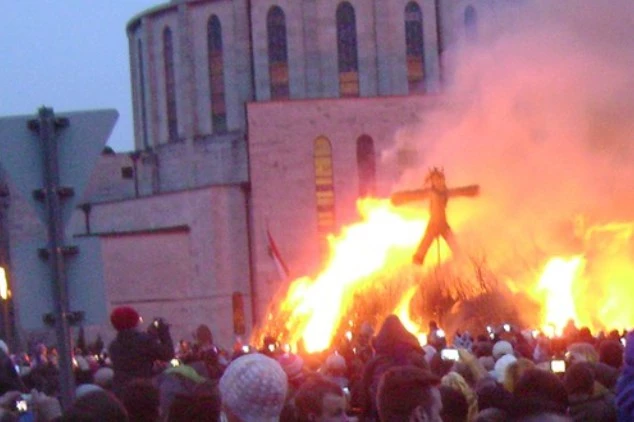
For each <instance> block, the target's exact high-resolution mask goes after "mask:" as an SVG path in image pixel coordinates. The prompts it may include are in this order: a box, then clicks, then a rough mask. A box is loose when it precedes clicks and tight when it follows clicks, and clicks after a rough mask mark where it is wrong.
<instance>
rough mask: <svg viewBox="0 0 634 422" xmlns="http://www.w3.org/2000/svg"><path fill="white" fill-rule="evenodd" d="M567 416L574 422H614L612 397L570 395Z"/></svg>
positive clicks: (606, 395)
mask: <svg viewBox="0 0 634 422" xmlns="http://www.w3.org/2000/svg"><path fill="white" fill-rule="evenodd" d="M568 399H569V400H570V407H569V416H570V417H571V418H572V420H573V421H575V422H616V421H617V414H616V406H615V405H614V396H612V395H611V394H600V395H598V396H594V397H593V396H588V395H570V396H569V397H568Z"/></svg>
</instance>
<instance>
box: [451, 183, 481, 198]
mask: <svg viewBox="0 0 634 422" xmlns="http://www.w3.org/2000/svg"><path fill="white" fill-rule="evenodd" d="M447 192H448V194H449V197H454V196H478V195H479V194H480V185H468V186H461V187H458V188H451V189H448V190H447Z"/></svg>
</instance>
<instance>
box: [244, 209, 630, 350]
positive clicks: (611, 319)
mask: <svg viewBox="0 0 634 422" xmlns="http://www.w3.org/2000/svg"><path fill="white" fill-rule="evenodd" d="M358 208H359V213H360V215H361V219H360V221H359V222H356V223H353V224H351V225H349V226H347V227H344V228H343V229H342V231H341V233H340V234H339V235H336V236H334V235H331V236H330V237H329V246H330V255H331V257H330V260H329V261H328V262H327V263H326V265H325V267H324V269H323V270H322V271H321V272H320V273H319V274H318V275H317V276H315V277H309V276H305V277H301V278H298V279H296V280H294V281H293V282H291V283H290V285H289V286H288V290H287V292H286V294H285V296H284V297H283V298H282V300H280V301H279V302H275V303H272V306H275V304H276V303H279V306H278V307H277V308H275V309H274V310H273V311H271V312H270V313H269V318H268V319H267V321H265V323H264V325H263V326H261V327H259V328H258V330H257V331H256V332H255V333H254V335H253V338H252V340H254V341H256V342H258V341H259V340H261V339H262V338H263V337H264V335H274V336H278V337H280V338H279V339H280V340H283V342H284V343H287V344H297V343H299V342H300V341H302V342H303V344H304V349H305V350H306V351H308V352H317V351H322V350H325V349H327V348H328V347H330V346H331V344H332V342H333V339H334V337H335V336H336V335H337V333H338V331H337V330H339V329H340V327H341V326H342V321H344V318H346V319H345V321H347V322H348V325H349V326H346V327H344V328H345V330H346V331H349V330H350V329H351V328H352V323H351V322H350V321H351V320H355V317H354V316H352V315H350V314H349V313H350V311H351V310H354V309H356V308H355V306H354V305H355V300H359V299H361V300H365V299H367V298H368V297H372V298H374V299H376V300H379V301H382V307H381V310H380V311H377V314H376V315H374V316H375V317H377V318H380V317H384V316H386V315H387V314H389V313H394V314H396V315H398V316H399V318H400V319H401V321H402V322H403V324H404V326H405V327H406V328H407V329H408V330H409V331H411V332H412V333H414V334H415V335H417V336H418V338H419V341H421V344H424V343H426V338H425V335H424V333H423V329H422V327H421V324H419V323H417V322H416V321H420V320H419V319H417V318H421V317H423V316H424V314H425V312H424V310H422V309H421V310H420V312H417V313H416V315H415V317H413V316H412V315H411V309H412V308H411V306H410V304H411V302H412V299H413V298H414V297H415V295H416V292H417V291H418V290H417V288H418V286H419V284H420V283H419V281H420V280H421V277H422V276H423V275H424V274H425V273H426V272H428V271H429V269H430V268H431V267H433V266H434V265H436V264H437V262H436V259H427V260H426V262H425V266H424V267H423V268H422V269H421V268H420V267H416V266H413V265H412V264H411V257H412V253H413V251H414V249H415V247H416V245H417V243H418V242H419V240H420V238H421V236H422V234H423V232H424V230H425V227H426V224H427V220H428V213H427V210H426V207H412V208H410V207H398V208H396V207H393V206H391V205H390V203H389V201H388V200H385V199H366V200H361V201H359V203H358ZM454 212H455V213H456V215H452V221H453V222H455V223H457V224H458V225H460V223H462V222H464V221H468V218H467V216H468V215H469V214H468V212H469V209H467V208H460V207H458V208H457V209H456V211H454ZM584 224H585V223H584V222H583V221H581V220H580V221H578V224H577V226H576V227H575V235H576V237H577V239H578V242H577V245H576V248H577V249H579V250H578V253H576V254H574V255H570V256H568V257H565V256H555V255H551V256H548V255H547V256H546V257H545V262H546V264H545V265H544V266H543V267H542V268H540V269H539V274H540V275H539V276H538V277H535V275H534V274H535V273H534V270H535V268H534V265H533V268H531V266H530V265H528V266H526V267H521V268H515V269H510V268H509V266H510V267H513V266H515V267H517V266H518V265H519V263H518V262H517V261H512V260H511V261H510V262H509V260H504V259H505V258H504V257H503V256H502V257H501V258H500V256H501V255H500V254H496V253H495V252H498V251H500V250H504V246H503V245H498V244H493V243H492V242H491V241H490V240H489V238H488V237H487V236H486V233H483V236H481V238H480V240H481V242H483V243H484V244H483V245H481V247H482V249H483V250H485V249H486V251H487V252H493V253H492V254H491V255H489V256H490V257H493V259H491V262H488V264H489V265H490V269H491V271H500V274H502V277H500V279H505V280H507V281H506V282H505V283H504V284H505V286H504V288H505V289H506V291H508V292H509V293H508V294H510V295H524V296H525V297H527V298H533V299H534V300H535V301H536V302H537V303H538V304H540V305H541V309H542V312H541V316H540V321H541V323H540V327H541V329H542V331H543V332H545V333H547V334H549V335H558V334H561V332H562V330H563V328H564V326H565V325H566V323H567V322H568V321H569V320H570V319H573V320H574V321H575V322H576V323H577V325H578V326H588V327H590V328H591V329H593V330H596V329H606V328H626V327H631V325H632V323H633V322H634V308H632V307H631V306H629V303H628V302H629V298H631V297H632V296H634V284H632V283H631V280H632V279H634V264H633V262H632V256H633V253H632V252H633V249H634V245H633V242H632V239H633V234H634V222H615V223H608V224H604V225H595V226H591V227H585V226H584ZM553 246H554V248H553V250H556V245H553ZM438 247H439V249H438V251H439V261H444V260H446V259H447V258H448V257H449V256H450V253H449V249H448V247H447V245H446V244H445V243H444V241H443V242H440V243H439V244H438ZM487 248H488V249H487ZM432 253H433V252H432V251H431V250H430V254H432ZM502 255H503V254H502ZM496 257H497V258H496ZM496 259H497V260H498V261H499V260H503V262H505V263H502V264H501V263H500V262H494V261H496ZM527 262H528V261H527ZM541 262H544V260H543V258H542V261H541ZM524 264H526V263H524ZM520 269H522V271H523V272H518V271H519V270H520ZM505 274H513V276H512V277H507V276H504V275H505ZM462 277H463V279H467V280H468V279H469V276H468V275H467V276H465V275H464V274H463V275H462ZM535 279H537V282H535ZM449 288H451V285H450V286H449ZM472 290H473V292H472V294H471V297H475V296H477V295H479V294H481V293H482V292H483V291H484V290H478V289H477V288H475V289H472ZM463 299H465V297H463ZM520 311H521V310H520ZM354 322H361V321H356V320H355V321H354ZM344 325H346V324H344ZM529 328H535V327H529ZM340 334H342V336H343V333H340ZM346 336H347V337H348V340H351V338H350V337H351V336H352V332H346Z"/></svg>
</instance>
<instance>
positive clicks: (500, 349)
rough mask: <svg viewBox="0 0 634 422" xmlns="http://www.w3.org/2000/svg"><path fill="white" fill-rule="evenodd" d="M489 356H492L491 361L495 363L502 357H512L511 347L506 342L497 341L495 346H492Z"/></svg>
mask: <svg viewBox="0 0 634 422" xmlns="http://www.w3.org/2000/svg"><path fill="white" fill-rule="evenodd" d="M491 354H492V355H493V359H495V360H496V361H497V360H498V359H500V358H501V357H502V356H504V355H513V346H512V345H511V343H509V342H508V341H505V340H501V341H498V342H497V343H495V345H493V351H492V353H491Z"/></svg>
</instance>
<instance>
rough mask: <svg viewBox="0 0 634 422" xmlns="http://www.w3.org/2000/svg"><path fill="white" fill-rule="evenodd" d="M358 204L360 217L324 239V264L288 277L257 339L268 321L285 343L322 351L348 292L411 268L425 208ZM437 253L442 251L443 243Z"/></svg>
mask: <svg viewBox="0 0 634 422" xmlns="http://www.w3.org/2000/svg"><path fill="white" fill-rule="evenodd" d="M358 207H359V212H360V214H361V217H362V219H361V221H360V222H358V223H354V224H352V225H350V226H347V227H344V228H343V230H342V232H341V234H340V235H338V236H331V237H330V238H329V244H330V250H331V258H330V260H329V262H328V263H327V265H326V267H325V269H324V270H323V271H322V272H321V273H320V274H318V275H317V276H316V277H315V278H314V279H313V278H310V277H301V278H299V279H297V280H294V281H293V282H291V284H290V286H289V290H288V292H287V294H286V297H285V298H284V299H283V301H282V302H281V305H280V309H279V311H278V312H277V313H276V318H274V319H275V321H273V322H271V321H269V323H268V324H267V327H262V328H261V329H260V330H259V331H258V332H257V333H256V334H255V336H254V337H255V339H256V340H257V339H260V338H262V337H263V335H264V334H265V332H266V330H269V329H271V327H272V326H276V325H277V326H279V325H283V326H284V329H285V331H286V332H287V333H288V335H287V337H288V338H287V339H286V340H287V341H288V342H289V343H291V344H293V343H297V342H298V341H299V340H300V339H302V340H303V342H304V347H305V349H306V350H307V351H309V352H316V351H321V350H325V349H327V348H328V347H329V346H330V343H331V339H332V338H333V336H334V334H335V331H336V330H337V328H338V327H339V325H340V322H341V320H342V318H343V316H344V315H346V313H347V311H348V310H349V309H350V308H351V306H352V304H353V300H354V297H353V296H354V295H355V294H358V293H361V292H363V291H364V289H366V288H369V287H372V285H373V283H375V282H376V280H374V279H373V276H375V275H376V274H377V273H389V272H390V271H393V272H398V271H402V268H404V267H411V256H412V251H413V250H414V248H415V247H416V246H417V244H418V242H419V241H420V238H421V236H422V234H423V232H424V230H425V227H426V224H427V220H428V217H427V214H426V211H422V210H421V209H420V208H418V209H416V208H408V207H398V208H396V207H393V206H392V205H391V204H390V202H389V201H388V200H378V199H364V200H361V201H359V203H358ZM440 253H441V257H443V258H445V257H446V256H447V254H448V248H447V247H446V245H443V247H442V248H440ZM429 261H430V262H429V263H426V265H425V267H424V268H423V271H424V270H425V269H426V268H429V267H430V266H432V265H434V263H433V262H432V261H434V260H432V259H430V260H429ZM416 271H420V269H418V268H417V269H416ZM404 278H407V277H404ZM410 279H411V277H410ZM387 281H388V282H391V281H390V280H387ZM399 289H400V286H399ZM398 294H399V297H400V292H399V293H398ZM412 295H413V293H412ZM280 321H282V322H281V323H280Z"/></svg>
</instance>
